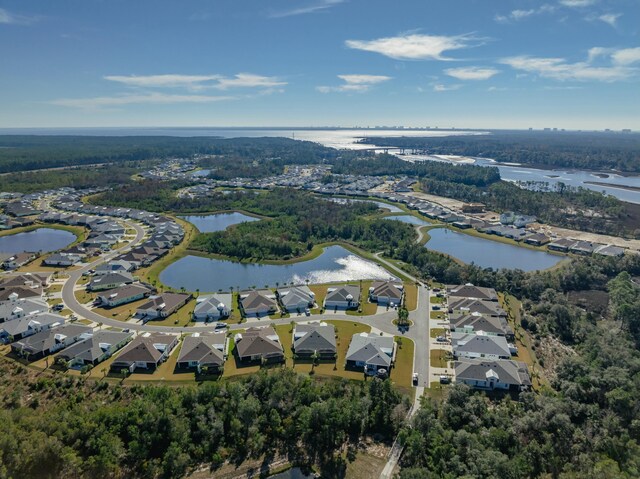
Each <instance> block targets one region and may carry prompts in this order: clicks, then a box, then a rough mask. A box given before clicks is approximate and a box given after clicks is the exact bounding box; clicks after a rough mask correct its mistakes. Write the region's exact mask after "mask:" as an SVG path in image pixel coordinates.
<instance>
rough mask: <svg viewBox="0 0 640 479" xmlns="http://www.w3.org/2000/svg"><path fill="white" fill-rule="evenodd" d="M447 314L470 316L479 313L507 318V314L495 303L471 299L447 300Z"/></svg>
mask: <svg viewBox="0 0 640 479" xmlns="http://www.w3.org/2000/svg"><path fill="white" fill-rule="evenodd" d="M449 313H461V314H471V313H479V314H482V315H483V316H494V317H504V318H506V317H507V313H506V312H505V311H504V310H503V309H502V308H501V307H500V304H498V303H497V302H495V301H485V300H480V299H473V298H461V299H456V300H453V298H451V299H450V300H449Z"/></svg>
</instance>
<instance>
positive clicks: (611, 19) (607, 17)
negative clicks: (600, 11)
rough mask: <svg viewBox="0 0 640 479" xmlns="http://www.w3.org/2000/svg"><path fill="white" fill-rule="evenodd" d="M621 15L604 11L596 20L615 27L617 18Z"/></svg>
mask: <svg viewBox="0 0 640 479" xmlns="http://www.w3.org/2000/svg"><path fill="white" fill-rule="evenodd" d="M621 16H622V14H621V13H605V14H604V15H600V16H599V17H598V20H600V21H602V22H604V23H606V24H608V25H611V26H612V27H614V28H615V27H616V25H617V22H618V18H620V17H621Z"/></svg>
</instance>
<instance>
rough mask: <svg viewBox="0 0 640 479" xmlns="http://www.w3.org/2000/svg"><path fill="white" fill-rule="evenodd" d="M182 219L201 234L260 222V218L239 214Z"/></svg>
mask: <svg viewBox="0 0 640 479" xmlns="http://www.w3.org/2000/svg"><path fill="white" fill-rule="evenodd" d="M181 218H182V219H184V220H185V221H188V222H189V223H191V224H192V225H194V226H195V227H196V228H198V231H200V232H201V233H212V232H214V231H224V230H226V229H227V228H228V227H229V226H232V225H237V224H238V223H246V222H248V221H258V220H259V218H254V217H253V216H248V215H245V214H242V213H238V212H233V213H217V214H215V215H193V216H181Z"/></svg>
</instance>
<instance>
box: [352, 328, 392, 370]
mask: <svg viewBox="0 0 640 479" xmlns="http://www.w3.org/2000/svg"><path fill="white" fill-rule="evenodd" d="M394 351H395V342H394V340H393V336H380V335H378V334H373V333H359V334H354V335H353V338H351V343H350V344H349V349H348V350H347V358H346V359H347V367H350V368H358V369H360V368H363V369H364V372H365V373H367V374H375V373H376V372H377V371H378V369H386V370H387V372H388V371H389V369H390V368H391V364H392V362H393V357H394Z"/></svg>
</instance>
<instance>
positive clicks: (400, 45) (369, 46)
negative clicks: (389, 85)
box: [345, 33, 478, 60]
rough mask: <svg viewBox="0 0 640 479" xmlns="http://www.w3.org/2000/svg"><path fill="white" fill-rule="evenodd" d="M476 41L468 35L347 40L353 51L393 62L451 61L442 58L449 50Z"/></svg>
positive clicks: (417, 35) (464, 46)
mask: <svg viewBox="0 0 640 479" xmlns="http://www.w3.org/2000/svg"><path fill="white" fill-rule="evenodd" d="M477 42H478V39H477V38H474V37H472V36H470V35H456V36H441V35H422V34H417V33H413V34H405V35H399V36H396V37H387V38H378V39H376V40H347V41H346V42H345V44H346V46H347V47H349V48H353V49H355V50H364V51H367V52H375V53H379V54H381V55H384V56H387V57H389V58H393V59H395V60H452V59H451V58H447V57H444V56H443V53H445V52H447V51H450V50H459V49H462V48H468V47H470V46H474V45H473V44H474V43H477Z"/></svg>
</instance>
